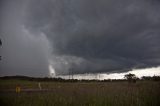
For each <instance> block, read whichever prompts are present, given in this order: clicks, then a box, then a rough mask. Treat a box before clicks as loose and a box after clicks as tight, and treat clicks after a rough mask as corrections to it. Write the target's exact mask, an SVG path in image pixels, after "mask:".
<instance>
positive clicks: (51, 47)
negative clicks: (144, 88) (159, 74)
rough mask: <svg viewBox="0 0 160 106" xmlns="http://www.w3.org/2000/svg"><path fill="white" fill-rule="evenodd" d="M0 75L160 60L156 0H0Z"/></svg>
mask: <svg viewBox="0 0 160 106" xmlns="http://www.w3.org/2000/svg"><path fill="white" fill-rule="evenodd" d="M0 9H1V10H0V16H1V17H0V21H1V22H2V24H1V25H0V37H1V40H2V42H3V46H2V47H1V48H0V49H1V51H2V52H1V55H2V61H0V70H1V71H0V73H1V75H12V74H22V75H30V76H46V75H48V74H49V72H50V71H51V69H52V71H53V70H54V71H55V72H54V74H56V75H66V74H70V73H72V74H85V73H115V72H116V73H121V72H128V71H130V70H132V69H136V68H150V67H157V66H160V43H159V42H160V14H159V11H160V2H159V0H121V1H117V0H12V1H6V0H1V2H0Z"/></svg>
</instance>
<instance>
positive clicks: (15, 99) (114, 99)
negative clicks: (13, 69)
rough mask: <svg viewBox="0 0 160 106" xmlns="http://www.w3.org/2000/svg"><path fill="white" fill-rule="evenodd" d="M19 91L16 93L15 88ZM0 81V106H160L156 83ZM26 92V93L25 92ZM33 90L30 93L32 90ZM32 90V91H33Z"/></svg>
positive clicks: (158, 88)
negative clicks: (18, 86) (39, 84)
mask: <svg viewBox="0 0 160 106" xmlns="http://www.w3.org/2000/svg"><path fill="white" fill-rule="evenodd" d="M17 84H18V85H20V86H21V92H20V93H16V92H15V87H16V85H17ZM41 86H42V90H41V91H40V90H39V88H38V82H36V81H24V80H0V105H1V106H160V82H159V81H138V82H137V83H135V84H129V83H128V82H74V83H73V82H41ZM26 89H30V91H25V90H26ZM32 90H33V91H32ZM34 90H35V91H34Z"/></svg>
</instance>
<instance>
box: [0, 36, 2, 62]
mask: <svg viewBox="0 0 160 106" xmlns="http://www.w3.org/2000/svg"><path fill="white" fill-rule="evenodd" d="M1 45H2V41H1V39H0V46H1ZM0 60H1V56H0Z"/></svg>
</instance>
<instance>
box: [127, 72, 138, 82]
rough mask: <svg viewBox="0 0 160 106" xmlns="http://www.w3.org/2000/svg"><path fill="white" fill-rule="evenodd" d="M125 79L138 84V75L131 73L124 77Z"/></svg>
mask: <svg viewBox="0 0 160 106" xmlns="http://www.w3.org/2000/svg"><path fill="white" fill-rule="evenodd" d="M124 78H125V79H127V80H128V82H130V83H136V80H137V77H136V75H135V74H131V73H129V74H126V75H124Z"/></svg>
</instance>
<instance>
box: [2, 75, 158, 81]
mask: <svg viewBox="0 0 160 106" xmlns="http://www.w3.org/2000/svg"><path fill="white" fill-rule="evenodd" d="M0 79H2V80H10V79H15V80H28V81H56V82H117V81H126V79H104V80H97V79H93V80H87V79H82V80H78V79H63V78H49V77H44V78H37V77H28V76H4V77H0ZM137 80H142V81H144V80H147V81H160V76H152V77H151V76H143V77H141V79H137Z"/></svg>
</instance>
